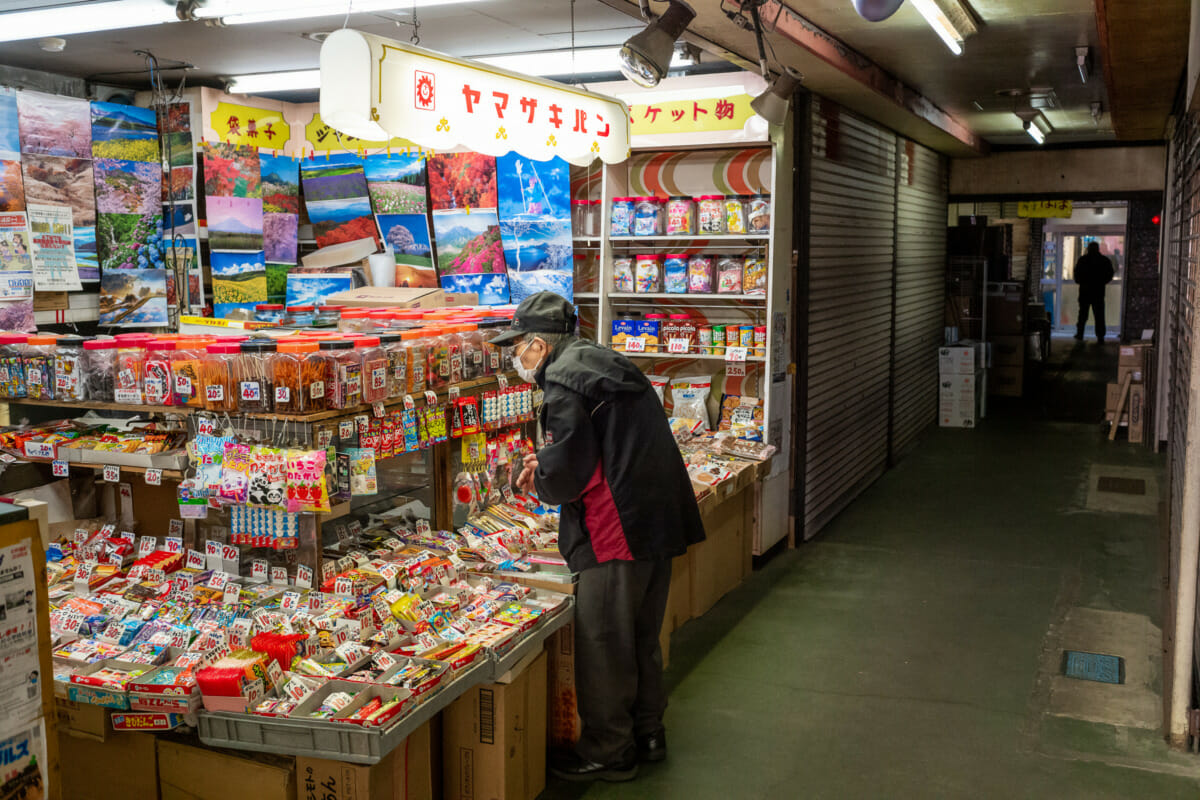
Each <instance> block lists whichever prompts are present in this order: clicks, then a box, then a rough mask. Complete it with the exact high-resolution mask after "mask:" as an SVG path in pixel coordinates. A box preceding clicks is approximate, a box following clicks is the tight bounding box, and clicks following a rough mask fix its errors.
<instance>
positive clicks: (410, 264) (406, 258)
mask: <svg viewBox="0 0 1200 800" xmlns="http://www.w3.org/2000/svg"><path fill="white" fill-rule="evenodd" d="M375 219H376V220H377V221H378V222H379V232H380V233H381V234H382V235H383V243H384V244H385V245H386V246H388V247H390V248H392V254H393V256H394V258H395V260H396V285H397V286H409V287H412V288H428V289H433V288H437V285H438V282H437V272H436V271H435V270H434V268H433V249H432V247H431V246H430V242H429V220H428V219H427V218H426V217H425V215H424V214H377V215H376V217H375Z"/></svg>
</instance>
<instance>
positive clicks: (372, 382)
mask: <svg viewBox="0 0 1200 800" xmlns="http://www.w3.org/2000/svg"><path fill="white" fill-rule="evenodd" d="M354 348H355V349H356V350H358V351H359V355H360V356H361V358H362V401H363V402H364V403H380V402H383V401H384V400H387V398H388V357H387V351H386V350H384V349H383V347H382V344H381V342H380V340H379V337H378V336H364V337H362V338H361V339H358V340H357V341H355V342H354Z"/></svg>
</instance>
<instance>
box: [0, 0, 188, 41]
mask: <svg viewBox="0 0 1200 800" xmlns="http://www.w3.org/2000/svg"><path fill="white" fill-rule="evenodd" d="M166 22H178V18H177V17H176V16H175V4H174V3H164V2H162V0H110V1H109V2H99V3H77V4H75V5H70V6H54V7H51V8H39V9H34V10H30V11H10V12H8V13H7V14H0V42H19V41H22V40H25V39H44V38H46V37H53V36H72V35H76V34H81V33H96V32H98V31H111V30H117V29H123V28H142V27H145V26H147V25H160V24H163V23H166Z"/></svg>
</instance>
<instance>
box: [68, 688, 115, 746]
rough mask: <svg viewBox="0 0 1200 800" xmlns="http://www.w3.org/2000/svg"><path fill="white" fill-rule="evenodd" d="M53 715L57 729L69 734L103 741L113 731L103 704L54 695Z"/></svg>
mask: <svg viewBox="0 0 1200 800" xmlns="http://www.w3.org/2000/svg"><path fill="white" fill-rule="evenodd" d="M54 717H55V721H56V723H57V725H58V730H59V731H61V732H63V733H66V734H69V735H71V736H76V737H79V738H83V739H92V740H94V741H97V742H103V741H104V740H105V739H107V738H108V737H109V736H110V735H111V734H112V732H113V727H112V722H111V717H109V709H107V708H105V707H104V706H95V705H92V704H91V703H77V702H75V701H74V700H68V699H66V698H65V697H55V698H54Z"/></svg>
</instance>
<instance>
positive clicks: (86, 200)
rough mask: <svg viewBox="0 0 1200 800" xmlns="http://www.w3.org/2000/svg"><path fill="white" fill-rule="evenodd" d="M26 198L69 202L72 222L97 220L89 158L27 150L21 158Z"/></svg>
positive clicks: (79, 224) (60, 203) (86, 223)
mask: <svg viewBox="0 0 1200 800" xmlns="http://www.w3.org/2000/svg"><path fill="white" fill-rule="evenodd" d="M21 171H22V173H23V174H24V183H25V202H27V203H45V204H47V205H52V206H69V207H70V208H71V224H73V225H75V226H76V227H88V226H92V225H95V224H96V187H95V185H94V179H93V175H92V160H91V159H90V158H74V157H67V156H44V155H31V154H28V153H26V154H25V155H24V156H22V159H21Z"/></svg>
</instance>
